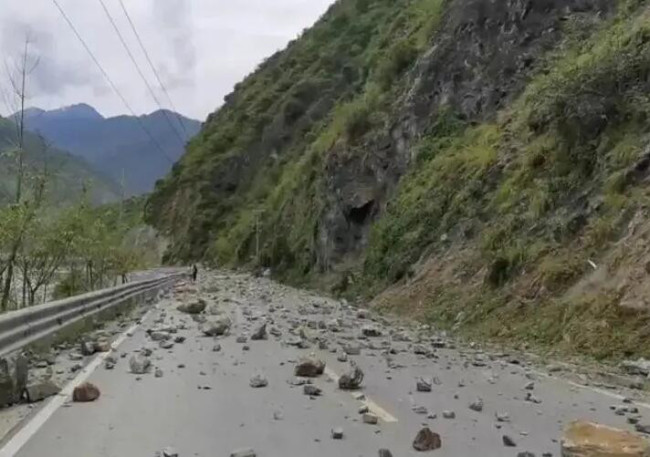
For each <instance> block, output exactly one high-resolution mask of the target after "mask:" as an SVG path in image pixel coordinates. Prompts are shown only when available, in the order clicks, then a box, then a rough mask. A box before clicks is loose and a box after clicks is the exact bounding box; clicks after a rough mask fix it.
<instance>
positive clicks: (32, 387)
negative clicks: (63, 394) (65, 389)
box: [25, 380, 61, 403]
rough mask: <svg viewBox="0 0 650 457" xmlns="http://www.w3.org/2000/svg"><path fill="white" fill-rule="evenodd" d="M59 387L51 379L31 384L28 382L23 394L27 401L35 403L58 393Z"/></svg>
mask: <svg viewBox="0 0 650 457" xmlns="http://www.w3.org/2000/svg"><path fill="white" fill-rule="evenodd" d="M60 391H61V388H60V387H59V386H57V385H56V384H54V383H53V382H52V381H49V380H48V381H43V382H37V383H33V384H28V385H27V387H25V396H26V397H27V398H26V399H27V401H28V402H29V403H35V402H37V401H41V400H44V399H46V398H47V397H51V396H53V395H56V394H58V393H59V392H60Z"/></svg>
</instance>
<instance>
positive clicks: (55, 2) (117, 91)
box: [52, 0, 175, 164]
mask: <svg viewBox="0 0 650 457" xmlns="http://www.w3.org/2000/svg"><path fill="white" fill-rule="evenodd" d="M52 3H54V5H55V6H56V7H57V9H58V10H59V12H60V13H61V16H63V19H65V21H66V22H67V24H68V26H69V27H70V29H71V30H72V32H73V33H74V34H75V36H76V37H77V39H78V40H79V42H80V43H81V44H82V46H83V47H84V49H85V50H86V52H87V53H88V55H89V56H90V58H91V59H92V61H93V62H94V63H95V65H96V66H97V68H99V71H100V72H101V73H102V75H103V76H104V79H105V80H106V82H108V84H109V85H110V86H111V89H112V90H113V92H115V94H116V95H117V96H118V97H119V98H120V100H122V103H123V104H124V106H125V107H126V109H127V110H128V111H129V112H130V113H131V114H132V115H133V117H135V119H136V121H137V122H138V125H139V126H140V128H141V129H142V130H143V131H144V132H145V133H146V134H147V136H148V137H149V139H150V140H151V142H152V143H153V144H154V145H155V146H156V148H157V149H158V151H160V153H161V154H162V155H163V156H165V157H166V158H167V160H169V161H170V162H171V163H172V164H173V163H175V161H174V160H173V159H172V158H171V157H169V156H168V155H167V153H166V152H165V151H164V150H163V148H162V147H161V146H160V143H158V141H157V140H156V138H154V136H153V135H152V134H151V132H150V131H149V130H147V128H146V127H145V126H144V124H143V122H142V119H140V117H138V115H137V114H135V111H133V108H131V105H129V102H127V101H126V98H124V95H122V93H121V92H120V90H119V89H118V88H117V86H116V85H115V83H114V82H113V80H112V79H111V77H110V76H108V73H107V72H106V70H104V67H102V64H100V63H99V60H97V57H95V54H93V52H92V51H91V50H90V48H89V47H88V44H86V41H85V40H84V39H83V38H82V36H81V35H80V34H79V32H78V31H77V29H76V27H75V26H74V24H73V23H72V21H71V20H70V18H69V17H68V15H67V14H66V13H65V11H64V10H63V8H62V7H61V5H59V2H57V0H52Z"/></svg>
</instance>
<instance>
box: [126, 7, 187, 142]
mask: <svg viewBox="0 0 650 457" xmlns="http://www.w3.org/2000/svg"><path fill="white" fill-rule="evenodd" d="M119 2H120V6H121V7H122V11H123V12H124V15H125V16H126V19H127V20H128V21H129V25H130V26H131V30H133V34H134V35H135V37H136V39H137V40H138V44H139V45H140V49H142V53H143V54H144V56H145V57H146V58H147V62H148V63H149V67H150V68H151V71H153V74H154V75H156V79H157V80H158V84H160V88H161V89H162V91H163V93H164V94H165V96H166V97H167V100H168V101H169V105H170V106H171V107H172V109H173V110H174V113H175V114H176V120H177V121H178V124H179V125H180V126H181V128H182V129H183V132H185V137H186V138H189V137H190V135H189V133H188V132H187V129H186V128H185V124H184V123H183V122H182V121H181V119H180V115H179V114H178V110H177V109H176V106H175V105H174V102H173V100H172V97H171V95H169V92H168V91H167V88H166V87H165V85H164V84H163V82H162V79H161V78H160V75H159V74H158V70H156V66H155V65H154V64H153V62H152V60H151V57H150V56H149V52H147V48H146V47H145V46H144V43H143V42H142V39H141V38H140V34H139V33H138V30H137V29H136V27H135V24H134V23H133V21H132V20H131V15H130V14H129V12H128V11H127V10H126V6H124V2H123V1H122V0H119Z"/></svg>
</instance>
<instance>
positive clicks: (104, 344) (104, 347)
mask: <svg viewBox="0 0 650 457" xmlns="http://www.w3.org/2000/svg"><path fill="white" fill-rule="evenodd" d="M110 350H111V343H110V342H109V341H106V340H99V341H96V342H95V352H109V351H110Z"/></svg>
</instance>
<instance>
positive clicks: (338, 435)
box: [332, 427, 343, 440]
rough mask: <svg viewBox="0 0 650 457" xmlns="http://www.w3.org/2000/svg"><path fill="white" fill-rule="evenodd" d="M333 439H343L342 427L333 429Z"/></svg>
mask: <svg viewBox="0 0 650 457" xmlns="http://www.w3.org/2000/svg"><path fill="white" fill-rule="evenodd" d="M332 439H335V440H342V439H343V429H342V428H341V427H335V428H333V429H332Z"/></svg>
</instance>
